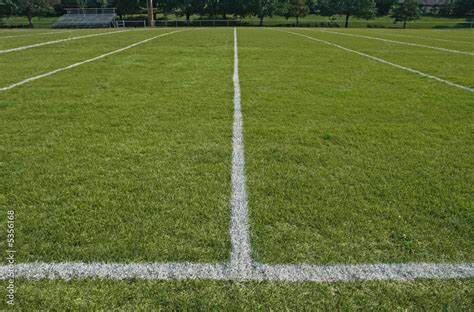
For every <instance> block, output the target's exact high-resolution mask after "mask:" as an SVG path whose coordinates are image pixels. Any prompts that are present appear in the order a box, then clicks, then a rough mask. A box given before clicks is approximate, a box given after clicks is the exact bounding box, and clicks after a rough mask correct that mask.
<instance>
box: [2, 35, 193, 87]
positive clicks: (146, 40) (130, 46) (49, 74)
mask: <svg viewBox="0 0 474 312" xmlns="http://www.w3.org/2000/svg"><path fill="white" fill-rule="evenodd" d="M182 31H184V30H176V31H172V32H169V33H166V34H161V35H158V36H154V37H151V38H148V39H145V40H142V41H139V42H136V43H134V44H131V45H128V46H126V47H123V48H120V49H117V50H115V51H112V52H108V53H105V54H102V55H99V56H96V57H93V58H91V59H88V60H85V61H82V62H78V63H74V64H71V65H68V66H66V67H62V68H58V69H55V70H53V71H50V72H47V73H44V74H41V75H38V76H34V77H31V78H28V79H25V80H22V81H19V82H16V83H14V84H11V85H9V86H6V87H3V88H0V91H6V90H10V89H13V88H15V87H18V86H21V85H23V84H25V83H28V82H31V81H35V80H38V79H41V78H44V77H48V76H51V75H53V74H56V73H59V72H62V71H65V70H68V69H72V68H74V67H77V66H80V65H84V64H87V63H90V62H93V61H97V60H99V59H102V58H104V57H107V56H110V55H112V54H116V53H119V52H123V51H125V50H128V49H130V48H133V47H136V46H138V45H140V44H143V43H146V42H149V41H151V40H153V39H156V38H159V37H164V36H167V35H171V34H174V33H177V32H182Z"/></svg>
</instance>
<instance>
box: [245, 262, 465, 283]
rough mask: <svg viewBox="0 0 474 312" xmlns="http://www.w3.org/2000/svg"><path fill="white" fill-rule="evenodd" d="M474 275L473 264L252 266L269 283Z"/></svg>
mask: <svg viewBox="0 0 474 312" xmlns="http://www.w3.org/2000/svg"><path fill="white" fill-rule="evenodd" d="M473 276H474V264H473V263H459V264H458V263H454V264H438V263H407V264H359V265H327V266H315V265H267V264H260V265H256V267H255V272H254V276H253V277H254V279H256V280H271V281H313V282H329V281H332V282H336V281H340V282H348V281H356V280H370V281H373V280H376V281H380V280H394V281H411V280H415V279H419V278H432V279H450V278H469V277H473Z"/></svg>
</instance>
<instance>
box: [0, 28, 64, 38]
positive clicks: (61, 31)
mask: <svg viewBox="0 0 474 312" xmlns="http://www.w3.org/2000/svg"><path fill="white" fill-rule="evenodd" d="M67 32H72V30H56V31H51V32H45V33H39V34H23V35H12V36H2V37H0V39H7V38H16V37H28V36H43V35H51V34H62V33H67Z"/></svg>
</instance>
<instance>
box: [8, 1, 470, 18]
mask: <svg viewBox="0 0 474 312" xmlns="http://www.w3.org/2000/svg"><path fill="white" fill-rule="evenodd" d="M400 2H402V3H400ZM153 6H154V8H155V12H156V13H160V14H164V16H167V15H176V16H180V17H185V18H186V19H191V18H192V17H197V18H203V19H229V18H245V17H248V16H256V17H258V18H259V19H260V20H261V21H263V19H264V18H266V17H272V16H282V17H284V18H295V19H296V20H298V19H299V18H302V17H305V16H306V15H308V14H320V15H323V16H335V15H341V16H345V18H346V21H348V20H349V19H350V18H351V17H358V18H366V19H370V18H373V17H375V16H384V15H388V14H391V15H392V17H393V18H394V19H396V20H400V21H407V20H413V19H417V18H419V16H420V15H421V14H423V6H422V5H421V4H420V1H418V0H405V1H398V0H153ZM70 7H81V8H86V7H90V8H97V7H110V8H117V13H118V14H119V15H120V16H123V15H131V14H141V13H144V12H145V10H146V0H0V17H9V16H12V15H19V16H27V17H28V18H29V19H31V18H32V17H37V16H52V15H62V14H63V13H64V8H70ZM429 13H430V14H431V15H439V16H453V17H466V18H470V19H472V18H473V17H474V0H450V1H447V4H445V5H439V6H437V7H431V9H430V12H429Z"/></svg>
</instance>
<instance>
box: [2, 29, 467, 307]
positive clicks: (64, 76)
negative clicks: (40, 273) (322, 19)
mask: <svg viewBox="0 0 474 312" xmlns="http://www.w3.org/2000/svg"><path fill="white" fill-rule="evenodd" d="M290 30H291V31H297V32H299V33H302V34H305V35H310V36H314V37H318V35H319V34H318V33H316V32H315V33H311V32H310V31H307V30H292V29H290ZM170 31H171V30H165V29H162V30H140V31H138V30H137V31H132V32H128V33H124V34H114V35H110V36H103V37H99V38H88V39H86V40H78V41H73V42H68V43H60V44H55V45H51V46H45V47H40V48H34V49H30V50H25V51H21V52H15V53H10V54H6V55H0V66H1V67H2V73H0V86H5V85H8V84H10V83H14V82H16V81H19V80H22V79H26V78H28V77H31V76H33V75H38V74H41V73H44V72H46V71H50V70H54V69H56V68H59V67H63V66H67V65H69V64H72V63H75V62H79V61H83V60H86V59H88V58H91V57H95V56H98V55H101V54H103V53H107V52H110V51H112V50H115V49H119V48H122V47H124V46H127V45H129V44H132V43H135V42H138V41H140V40H143V39H146V38H149V37H152V36H155V35H159V34H162V33H166V32H170ZM377 31H378V30H377ZM354 33H356V32H354ZM390 33H391V34H392V33H394V34H395V33H396V34H401V35H404V34H410V35H415V36H416V35H420V34H421V35H422V36H425V35H424V33H414V32H406V31H400V32H395V31H393V30H391V31H390ZM447 33H448V32H441V31H433V32H432V33H429V34H428V33H427V34H426V37H427V38H428V36H429V35H432V36H433V37H435V38H440V39H443V38H445V37H447V38H449V34H447ZM453 33H455V34H462V36H465V35H467V36H468V37H469V34H470V33H468V32H460V31H459V32H458V31H456V32H453ZM368 34H369V33H368ZM374 34H375V32H374V33H370V35H374ZM377 34H378V33H377ZM464 34H465V35H464ZM61 36H62V35H61ZM238 36H239V50H240V82H241V88H242V90H241V92H242V109H243V118H244V136H245V156H246V174H247V178H248V195H249V210H250V222H251V238H252V247H253V257H254V259H255V260H256V261H259V262H265V263H309V264H330V263H331V264H332V263H378V262H389V263H393V262H420V261H430V262H431V261H432V262H472V261H473V258H472V254H473V244H472V242H471V241H472V240H471V239H470V237H471V236H472V234H471V233H472V224H473V216H474V214H473V209H472V201H473V193H472V190H471V188H472V184H473V176H474V175H473V174H472V173H473V167H474V166H473V162H472V157H471V155H472V152H473V146H472V139H473V138H472V134H473V126H472V117H473V103H474V101H473V96H472V93H469V92H467V91H464V90H460V89H456V88H453V87H451V86H448V85H444V84H441V83H439V82H436V81H432V80H429V79H426V78H423V77H420V76H417V75H414V74H412V73H408V72H404V71H401V70H399V69H396V68H393V67H390V66H387V65H383V64H380V63H378V62H375V61H371V60H368V59H366V58H364V57H361V56H357V55H353V54H350V53H348V52H345V51H342V50H339V49H336V48H334V47H330V46H327V45H324V44H320V43H317V42H314V41H312V40H309V39H305V38H302V37H299V36H295V35H290V34H287V33H282V32H279V31H277V30H265V29H238ZM325 36H326V37H325V39H324V40H327V41H333V38H335V37H337V38H338V39H337V40H341V39H344V40H346V41H344V42H343V43H342V42H338V43H340V44H341V45H344V46H347V47H348V48H353V49H356V50H357V49H359V48H360V49H366V48H367V47H368V45H369V44H373V43H374V42H372V41H371V40H362V39H361V38H360V39H361V40H359V39H357V38H351V37H347V38H346V37H343V36H338V35H329V34H325ZM377 36H378V35H377ZM458 36H459V37H461V35H458ZM339 37H341V38H339ZM453 37H454V36H453ZM318 38H319V37H318ZM22 40H23V39H22ZM35 40H36V39H35ZM35 40H33V41H31V42H36V41H35ZM48 40H50V39H48ZM453 40H454V39H453ZM460 40H462V39H460ZM0 41H1V40H0ZM359 41H360V42H359ZM25 42H26V41H25ZM333 42H336V41H333ZM380 44H381V43H378V44H376V45H375V46H373V47H372V48H373V49H374V51H375V50H377V49H379V45H380ZM401 47H402V48H400V49H396V48H395V46H392V45H390V46H387V47H386V48H383V49H382V51H379V52H377V53H381V54H380V55H378V56H379V57H382V58H386V59H387V60H390V61H393V62H398V61H400V64H402V65H405V66H408V65H407V64H409V63H408V62H411V61H410V58H412V57H416V65H417V68H416V69H419V70H422V71H426V72H427V73H431V72H430V70H431V69H432V68H433V67H430V66H431V64H430V62H432V59H433V58H435V59H436V56H438V55H440V60H443V61H442V64H444V65H443V66H445V68H447V69H448V70H447V72H446V76H443V78H446V77H456V78H457V79H458V80H459V81H462V82H463V83H468V82H469V77H468V76H469V75H468V74H469V73H467V70H464V71H462V70H461V71H460V72H459V73H460V74H459V76H457V75H456V72H457V71H458V69H459V68H460V67H462V66H460V64H459V63H461V64H465V65H466V66H469V64H468V62H469V60H470V58H469V57H468V56H465V58H462V59H461V58H443V57H442V55H444V52H440V51H435V52H436V54H435V55H431V54H430V53H432V52H433V51H431V50H425V49H419V48H414V47H413V48H412V47H408V46H401ZM402 49H404V50H407V51H415V52H414V54H410V53H409V52H406V53H405V52H403V51H402ZM411 49H412V50H411ZM372 52H373V51H370V52H367V53H369V54H372ZM425 52H426V53H428V54H427V55H428V56H430V57H429V58H423V53H425ZM382 53H383V54H382ZM397 53H405V54H404V58H397V55H396V54H397ZM373 55H375V54H373ZM392 58H393V59H392ZM402 59H403V60H402ZM402 61H403V62H404V63H402ZM450 62H452V63H453V64H454V65H453V66H454V67H450V65H449V63H450ZM3 68H5V71H3ZM232 71H233V32H232V29H230V28H228V29H194V30H191V31H186V32H181V33H177V34H173V35H170V36H167V37H163V38H158V39H156V40H154V41H152V42H149V43H146V44H144V45H140V46H137V47H135V48H132V49H130V50H127V51H125V52H122V53H120V54H115V55H112V56H110V57H107V58H104V59H101V60H99V61H97V62H93V63H89V64H86V65H83V66H80V67H77V68H75V69H72V70H68V71H64V72H61V73H58V74H55V75H53V76H50V77H47V78H43V79H41V80H37V81H34V82H31V83H28V84H25V85H23V86H20V87H18V88H15V89H12V90H9V91H6V92H1V93H0V116H1V120H0V122H1V124H2V132H1V134H0V140H1V142H2V144H1V145H0V148H1V151H0V155H2V156H1V161H0V175H1V176H2V179H1V182H0V189H1V197H0V206H1V207H2V210H9V209H14V210H15V211H16V223H15V225H16V233H17V236H16V245H15V248H16V250H17V254H16V261H17V263H21V262H32V261H47V262H60V261H85V262H90V261H102V262H154V261H192V262H223V261H227V260H228V255H229V252H230V249H231V246H230V242H229V235H228V228H229V219H230V207H229V199H230V193H231V190H230V169H231V164H230V160H231V140H232V112H233V103H232V99H233V86H232ZM3 73H8V74H7V75H5V74H3ZM466 77H467V78H466ZM446 79H447V78H446ZM0 224H1V226H0V231H3V232H5V222H0ZM4 249H5V241H4V240H0V250H4ZM4 285H6V283H5V282H4V281H2V282H1V283H0V296H2V297H3V298H5V287H4ZM16 286H17V291H16V298H15V302H16V308H17V309H18V310H34V309H45V310H65V309H66V310H67V309H70V310H93V309H105V310H111V309H123V310H136V309H137V308H141V309H142V310H153V309H157V308H161V309H164V310H223V309H226V310H269V309H272V310H302V309H310V310H313V309H322V310H323V309H326V310H403V311H404V310H456V311H469V310H471V309H472V305H473V302H472V297H473V295H474V294H473V279H466V280H417V281H413V282H384V281H372V282H361V281H358V282H348V283H282V282H232V281H143V280H136V279H133V280H126V281H114V280H102V279H81V280H70V281H63V280H52V281H50V280H40V281H36V280H25V279H17V281H16ZM7 308H9V307H8V306H7V305H6V304H5V301H4V300H2V301H1V303H0V309H7Z"/></svg>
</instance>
